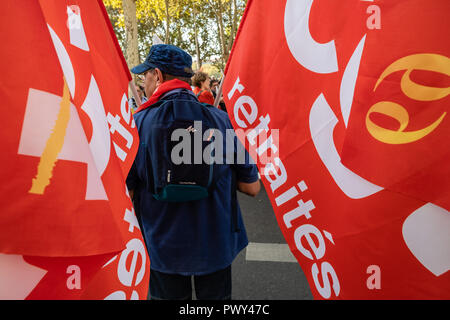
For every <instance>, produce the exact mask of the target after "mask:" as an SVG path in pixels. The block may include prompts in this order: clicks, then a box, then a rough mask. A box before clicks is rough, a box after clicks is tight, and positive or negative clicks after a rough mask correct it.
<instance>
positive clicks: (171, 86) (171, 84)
mask: <svg viewBox="0 0 450 320" xmlns="http://www.w3.org/2000/svg"><path fill="white" fill-rule="evenodd" d="M175 89H187V90H190V91H192V88H191V86H190V85H189V84H187V83H186V82H184V81H181V80H178V79H173V80H169V81H166V82H163V83H162V84H161V85H160V86H159V87H158V88H156V90H155V92H153V94H152V96H151V97H150V99H148V101H147V102H145V103H143V104H141V106H140V107H139V108H138V109H137V110H136V113H138V112H140V111H142V110H145V109H147V108H148V107H150V106H151V105H152V104H154V103H156V102H158V101H159V99H160V98H161V97H162V96H163V95H164V94H166V93H167V92H169V91H172V90H175Z"/></svg>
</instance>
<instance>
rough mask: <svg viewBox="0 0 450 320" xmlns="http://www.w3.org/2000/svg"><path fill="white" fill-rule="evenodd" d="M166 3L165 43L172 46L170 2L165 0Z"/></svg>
mask: <svg viewBox="0 0 450 320" xmlns="http://www.w3.org/2000/svg"><path fill="white" fill-rule="evenodd" d="M164 3H165V5H166V39H165V41H164V43H166V44H170V12H169V6H170V2H169V0H164Z"/></svg>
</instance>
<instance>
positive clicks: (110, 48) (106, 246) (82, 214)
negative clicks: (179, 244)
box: [0, 0, 150, 299]
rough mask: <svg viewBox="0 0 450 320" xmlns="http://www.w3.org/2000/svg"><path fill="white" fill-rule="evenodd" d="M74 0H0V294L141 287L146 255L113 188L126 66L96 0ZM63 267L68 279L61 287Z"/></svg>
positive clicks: (130, 154)
mask: <svg viewBox="0 0 450 320" xmlns="http://www.w3.org/2000/svg"><path fill="white" fill-rule="evenodd" d="M76 3H77V4H76V5H72V3H71V2H70V1H61V0H46V1H30V2H29V3H28V5H27V10H23V7H22V6H20V5H19V4H17V2H16V1H12V0H7V1H4V2H2V5H3V9H4V10H6V11H7V12H8V15H7V16H5V18H4V19H2V20H1V22H0V27H1V29H2V30H5V33H4V40H5V41H7V42H8V46H7V48H5V49H4V50H2V51H1V53H0V63H1V65H2V67H1V68H2V76H1V79H0V88H1V89H0V96H1V100H2V101H3V103H2V110H3V111H4V113H5V117H2V120H0V121H1V126H0V132H1V137H2V159H3V160H2V163H3V166H2V167H1V168H0V178H1V180H2V181H4V182H5V181H7V183H2V184H1V186H0V209H1V210H0V212H1V213H0V214H1V219H0V252H1V253H2V254H0V260H1V263H0V264H1V265H2V266H3V267H4V268H6V269H8V268H10V269H11V272H9V273H8V274H5V273H1V272H0V283H2V284H4V283H5V281H7V280H8V279H9V282H8V285H7V286H6V285H2V286H1V289H0V297H1V298H15V299H23V298H27V297H28V298H29V299H76V298H80V297H86V298H89V299H103V298H105V297H106V296H108V295H110V294H112V293H114V292H118V291H120V292H123V296H125V297H126V298H130V297H131V296H132V295H134V297H136V296H139V297H141V298H144V299H145V298H146V295H147V289H148V278H149V274H150V272H149V266H150V264H149V259H148V257H147V254H146V252H145V249H144V250H142V248H145V246H144V244H143V238H142V234H141V232H140V230H139V227H138V224H137V220H136V216H135V214H134V210H133V206H132V202H131V200H130V198H129V196H128V194H127V189H126V186H125V178H126V176H127V174H128V171H129V169H130V167H131V165H132V163H133V161H134V157H135V154H136V151H137V148H138V145H139V139H138V134H137V130H136V126H135V123H134V121H133V118H132V116H131V110H130V107H129V106H128V102H127V101H128V99H127V92H128V76H129V71H128V70H127V69H125V68H123V63H122V61H123V60H122V57H121V56H120V55H121V53H120V52H119V51H118V50H117V43H116V39H115V38H114V37H112V35H111V33H110V31H109V30H110V22H109V21H108V20H105V16H104V8H103V4H102V2H101V1H91V0H80V1H77V2H76ZM37 66H42V68H43V69H42V68H37ZM114 66H115V67H114ZM65 83H66V85H65ZM65 86H67V87H66V88H65ZM12 110H13V112H12ZM3 253H7V254H3ZM113 257H116V258H115V259H114V260H112V261H111V263H109V264H108V265H107V266H105V263H106V262H108V261H109V260H110V259H112V258H113ZM127 257H130V258H131V257H133V259H132V261H131V266H130V263H129V262H130V260H128V262H127ZM125 264H126V266H125ZM71 266H77V267H79V270H80V272H81V273H78V274H79V275H80V276H81V287H80V288H73V287H71V286H70V285H68V281H69V282H70V279H69V278H70V276H71V275H72V274H71V273H70V270H72V268H71ZM73 276H74V277H76V276H77V274H73ZM130 277H131V279H129V278H130ZM12 288H15V289H17V290H11V289H12ZM13 295H14V296H13Z"/></svg>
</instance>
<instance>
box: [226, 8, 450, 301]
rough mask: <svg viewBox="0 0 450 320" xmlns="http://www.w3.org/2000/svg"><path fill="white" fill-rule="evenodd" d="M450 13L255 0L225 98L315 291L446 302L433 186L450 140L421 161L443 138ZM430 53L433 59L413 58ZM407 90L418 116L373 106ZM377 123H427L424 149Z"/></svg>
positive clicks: (443, 239) (445, 247)
mask: <svg viewBox="0 0 450 320" xmlns="http://www.w3.org/2000/svg"><path fill="white" fill-rule="evenodd" d="M448 12H449V4H448V1H446V0H442V1H433V3H430V2H427V1H423V0H415V1H396V2H395V4H394V3H392V2H389V1H381V0H380V1H377V2H376V3H375V4H374V3H370V2H365V1H359V0H353V1H331V0H329V1H325V0H323V1H319V0H317V1H313V0H287V1H286V0H285V1H270V0H260V1H252V0H250V1H249V2H248V3H247V8H246V11H245V13H244V16H243V19H242V22H241V26H240V28H239V31H238V34H237V38H236V41H235V43H234V47H233V50H232V52H231V56H230V60H229V63H228V65H227V70H226V80H225V83H224V90H223V92H224V98H225V100H226V103H227V106H228V108H229V109H228V110H229V113H230V116H231V118H232V122H233V125H234V126H235V129H244V130H245V132H244V134H245V135H243V136H242V140H243V143H245V145H246V147H248V148H249V151H250V153H251V154H253V156H254V157H256V159H255V161H256V163H257V164H258V167H259V170H260V172H261V174H262V177H263V182H264V185H265V187H266V190H267V191H268V194H269V198H270V200H271V203H272V205H273V207H274V211H275V214H276V217H277V220H278V223H279V226H280V228H281V230H282V232H283V234H284V236H285V238H286V241H287V243H288V244H289V246H290V248H291V251H292V252H293V254H294V255H295V257H296V258H297V260H298V262H299V264H300V265H301V267H302V269H303V271H304V272H305V274H306V277H307V279H308V281H309V284H310V287H311V290H312V293H313V296H314V298H316V299H433V298H435V299H448V298H450V287H449V283H450V272H449V268H450V255H449V254H450V239H449V233H448V230H449V228H450V215H449V213H448V211H447V209H448V208H447V207H445V206H444V204H445V201H448V192H449V188H448V186H447V184H444V183H442V184H439V185H435V186H432V185H430V183H429V181H431V179H432V178H433V177H436V176H439V177H440V180H439V181H440V182H442V181H443V180H445V181H447V180H448V179H447V177H448V173H447V174H446V172H448V168H447V167H448V163H444V160H445V159H448V156H447V157H446V155H448V149H445V148H442V149H443V150H442V151H441V150H436V152H435V153H434V154H433V155H430V156H429V157H428V158H427V159H423V158H424V155H423V153H427V156H428V153H429V152H430V151H431V150H435V149H437V148H439V146H440V144H442V143H443V141H444V139H446V137H448V119H447V118H448V116H445V112H446V109H448V100H445V99H448V89H445V88H448V82H447V81H448V78H446V76H448V74H446V72H447V71H445V70H447V69H445V68H444V66H447V63H448V59H449V58H448V56H449V51H450V50H449V49H450V48H449V45H448V43H447V42H446V41H445V40H444V39H446V35H443V33H442V32H444V31H445V30H449V22H448V19H447V17H446V15H447V13H448ZM380 28H381V29H380ZM422 53H429V54H434V55H436V56H433V57H431V58H430V57H428V58H423V59H422V58H418V59H416V60H414V59H413V58H409V59H413V61H411V60H407V59H408V58H407V57H411V56H413V55H415V54H422ZM437 56H439V57H437ZM404 57H406V58H405V59H406V60H402V58H404ZM396 62H397V64H396ZM415 69H418V70H419V71H418V72H417V74H416V72H415V71H413V70H415ZM430 71H432V72H434V74H431V75H430ZM383 72H384V73H383ZM420 72H423V73H420ZM436 72H438V73H440V74H436ZM405 73H406V74H407V76H405V80H404V81H403V82H404V83H406V87H403V86H402V81H401V78H402V76H403V74H405ZM419 73H420V74H419ZM409 76H410V78H408V77H409ZM379 79H381V80H379ZM377 81H379V82H380V83H377ZM408 85H409V86H408ZM401 88H403V89H401ZM405 88H406V89H405ZM433 88H435V90H433ZM442 88H444V89H442ZM374 89H375V90H374ZM402 90H403V91H404V92H405V91H406V92H408V93H407V94H406V96H408V95H409V96H408V97H405V96H404V93H402ZM445 90H447V91H445ZM414 91H415V92H414ZM430 91H433V92H432V93H430ZM421 97H422V100H421V99H420V98H421ZM411 98H415V99H416V100H419V101H420V103H422V105H420V106H419V102H416V103H417V104H414V105H413V106H412V107H411V108H414V109H412V110H409V109H408V110H407V113H408V116H409V118H408V117H407V116H406V115H405V112H404V111H394V112H392V113H390V111H385V110H386V108H383V107H379V108H375V109H370V108H371V106H373V105H374V104H375V103H377V102H378V101H392V102H395V103H397V104H399V105H402V108H409V104H408V103H409V102H410V100H411ZM425 98H426V99H425ZM407 99H410V100H407ZM418 108H422V109H421V110H418ZM424 108H426V109H427V110H426V111H422V110H423V109H424ZM396 110H400V108H399V107H398V108H397V109H396ZM368 113H371V114H370V115H369V116H367V114H368ZM372 113H373V114H372ZM375 113H377V114H375ZM380 114H381V116H385V118H386V117H390V118H391V119H384V118H380V117H378V118H377V116H380ZM392 118H393V119H392ZM367 119H369V121H370V122H368V120H367ZM408 120H409V121H408ZM388 121H391V122H388ZM392 121H394V123H392ZM395 121H397V122H395ZM371 122H373V125H372V127H370V128H374V127H375V125H377V126H379V127H380V128H382V129H383V128H385V129H389V130H391V131H392V132H393V133H392V134H394V135H395V134H399V135H401V134H402V133H403V131H405V132H406V131H420V130H421V129H423V128H427V130H426V131H422V132H421V134H422V135H423V136H424V137H425V138H424V140H423V145H420V146H419V145H416V146H413V145H408V146H400V148H394V147H392V146H391V145H386V143H383V142H380V141H377V140H376V139H373V135H372V136H371V135H370V132H369V133H368V132H367V129H366V124H367V123H369V126H370V125H371ZM399 122H400V125H401V129H398V123H399ZM431 124H433V126H432V127H429V126H430V125H431ZM347 128H348V129H347ZM382 129H378V128H376V127H375V129H374V130H372V131H373V132H375V133H374V135H377V132H379V131H380V130H382ZM238 131H239V130H238ZM427 133H428V135H427ZM446 133H447V134H446ZM370 139H372V140H370ZM425 139H428V140H426V141H425ZM343 145H344V152H345V162H343V161H342V160H341V154H342V149H343ZM426 150H428V151H426ZM420 153H422V156H419V154H420ZM393 157H395V159H393ZM447 162H448V161H447ZM401 164H403V167H402V166H401ZM390 165H391V166H390ZM399 168H401V169H399ZM422 169H426V170H428V171H426V172H422V171H421V170H422ZM422 177H426V178H427V185H426V186H427V187H428V188H430V190H426V191H425V190H424V191H423V192H422V195H423V196H420V197H419V196H416V195H417V193H420V191H421V190H423V187H425V186H421V185H420V184H419V185H417V184H415V183H416V182H417V181H418V180H419V179H421V178H422Z"/></svg>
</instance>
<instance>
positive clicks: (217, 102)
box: [214, 73, 225, 108]
mask: <svg viewBox="0 0 450 320" xmlns="http://www.w3.org/2000/svg"><path fill="white" fill-rule="evenodd" d="M224 80H225V74H224V73H222V80H220V84H219V92H217V95H216V100H215V101H214V107H216V108H217V107H218V106H219V102H220V98H221V97H222V86H223V81H224Z"/></svg>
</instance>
